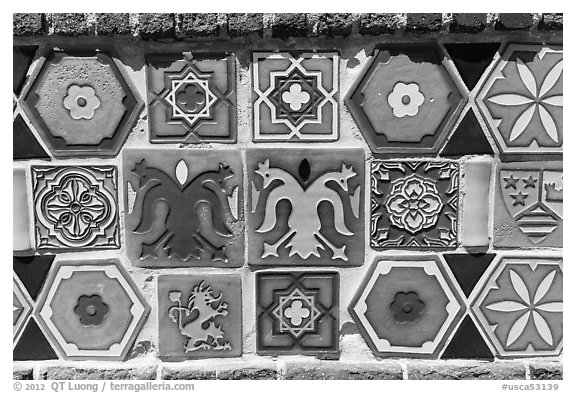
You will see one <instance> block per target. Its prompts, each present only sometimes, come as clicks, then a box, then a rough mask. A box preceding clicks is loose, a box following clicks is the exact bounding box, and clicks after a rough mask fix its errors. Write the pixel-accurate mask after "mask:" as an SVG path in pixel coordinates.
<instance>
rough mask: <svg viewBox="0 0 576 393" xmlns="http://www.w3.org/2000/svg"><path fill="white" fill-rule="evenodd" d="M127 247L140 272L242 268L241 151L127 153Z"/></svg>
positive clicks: (125, 162)
mask: <svg viewBox="0 0 576 393" xmlns="http://www.w3.org/2000/svg"><path fill="white" fill-rule="evenodd" d="M123 160H124V181H125V184H126V190H127V192H126V193H125V196H126V202H125V208H126V242H127V251H128V257H129V258H130V260H131V261H132V262H133V263H134V264H136V265H137V266H147V267H177V266H186V267H190V266H214V267H238V266H241V265H242V264H243V263H244V226H243V222H244V216H243V210H244V209H243V205H244V204H243V196H242V190H243V185H242V184H243V182H242V176H243V175H242V158H241V156H240V152H239V151H238V150H227V151H226V150H218V151H215V150H194V151H192V150H181V151H174V150H137V149H135V150H127V151H125V152H124V157H123Z"/></svg>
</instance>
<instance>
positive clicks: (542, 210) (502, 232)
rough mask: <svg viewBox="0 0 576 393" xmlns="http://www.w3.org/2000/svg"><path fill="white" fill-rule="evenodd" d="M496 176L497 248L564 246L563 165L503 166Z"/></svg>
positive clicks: (517, 164) (554, 163)
mask: <svg viewBox="0 0 576 393" xmlns="http://www.w3.org/2000/svg"><path fill="white" fill-rule="evenodd" d="M497 173H498V175H497V178H496V192H495V198H494V199H495V201H494V246H495V247H502V248H504V247H519V246H522V247H562V234H563V230H564V221H563V205H564V204H563V171H562V163H561V162H553V161H549V162H523V163H508V164H500V165H499V166H498V169H497Z"/></svg>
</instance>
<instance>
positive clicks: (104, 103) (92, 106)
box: [22, 49, 143, 157]
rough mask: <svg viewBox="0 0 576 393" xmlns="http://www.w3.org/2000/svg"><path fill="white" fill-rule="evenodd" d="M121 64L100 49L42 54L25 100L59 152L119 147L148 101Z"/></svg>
mask: <svg viewBox="0 0 576 393" xmlns="http://www.w3.org/2000/svg"><path fill="white" fill-rule="evenodd" d="M121 67H122V66H121V65H119V64H118V63H116V60H114V58H113V57H112V56H111V55H109V54H107V53H104V52H101V51H100V50H96V49H86V50H83V51H81V52H79V51H62V50H53V51H50V52H48V53H45V54H44V56H43V57H42V58H41V61H40V64H39V66H38V67H36V69H35V71H34V73H33V75H32V77H31V78H32V79H33V80H34V82H33V83H32V85H31V86H30V87H29V90H27V91H25V92H23V96H24V97H25V98H24V102H23V104H22V106H23V108H24V110H25V111H26V112H27V113H28V114H29V117H30V121H31V122H32V124H33V125H34V126H35V127H36V129H37V130H38V133H39V135H40V136H41V137H42V139H43V140H44V142H45V143H46V145H47V146H48V148H49V149H50V150H51V151H52V153H53V154H54V155H55V156H58V157H65V156H87V155H100V156H115V155H116V154H117V153H118V151H119V150H120V148H121V147H122V144H123V143H124V141H125V140H126V138H127V136H128V133H129V132H130V130H131V129H132V126H133V125H134V123H135V121H136V120H137V118H138V115H139V114H140V111H141V109H142V107H143V102H142V101H141V99H140V97H139V96H138V94H137V93H136V90H135V89H134V88H133V86H132V84H131V83H130V81H129V79H128V78H127V77H126V76H125V74H124V72H123V71H122V68H121Z"/></svg>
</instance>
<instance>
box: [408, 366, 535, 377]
mask: <svg viewBox="0 0 576 393" xmlns="http://www.w3.org/2000/svg"><path fill="white" fill-rule="evenodd" d="M408 379H415V380H422V379H434V380H438V379H442V380H449V379H450V380H459V379H504V380H519V379H526V369H525V367H524V365H523V364H522V363H515V362H497V363H496V362H494V363H487V362H470V363H468V362H466V363H463V362H462V363H460V362H459V363H441V364H438V363H432V364H430V363H424V362H423V363H416V362H415V363H409V364H408Z"/></svg>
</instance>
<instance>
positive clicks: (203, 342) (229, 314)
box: [158, 274, 242, 360]
mask: <svg viewBox="0 0 576 393" xmlns="http://www.w3.org/2000/svg"><path fill="white" fill-rule="evenodd" d="M241 304H242V290H241V279H240V276H239V275H234V274H210V275H208V274H206V275H197V274H193V275H189V274H187V275H168V276H160V277H159V278H158V320H159V333H160V342H159V350H160V356H161V357H163V358H166V359H168V360H184V359H195V358H206V357H234V356H240V355H241V354H242V309H241V307H242V306H241Z"/></svg>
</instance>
